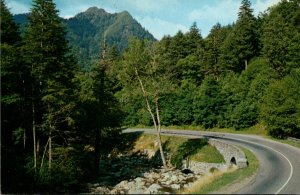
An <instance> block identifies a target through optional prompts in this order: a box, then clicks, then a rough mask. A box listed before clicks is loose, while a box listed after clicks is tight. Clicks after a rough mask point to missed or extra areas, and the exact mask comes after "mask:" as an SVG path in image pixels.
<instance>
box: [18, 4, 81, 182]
mask: <svg viewBox="0 0 300 195" xmlns="http://www.w3.org/2000/svg"><path fill="white" fill-rule="evenodd" d="M28 19H29V23H28V28H27V31H26V33H25V38H24V46H23V56H24V59H25V62H26V64H27V70H28V71H29V72H30V74H31V78H30V79H28V80H27V81H26V82H30V83H31V86H30V89H29V90H30V95H31V97H30V100H31V117H32V119H31V121H32V136H33V139H32V140H33V153H34V157H33V161H34V163H33V168H34V170H35V171H37V166H38V165H40V167H41V168H40V170H41V169H44V167H43V165H44V161H45V159H44V157H45V152H46V151H48V160H47V162H48V166H47V169H48V170H49V173H50V176H49V177H48V176H47V177H48V178H47V179H49V182H50V183H51V182H53V181H54V180H53V178H52V177H51V170H52V167H53V164H54V163H53V161H55V160H56V159H55V158H54V157H53V150H56V149H55V147H54V146H55V145H56V144H57V145H58V146H61V147H67V146H69V144H70V141H71V139H69V138H72V137H74V132H73V127H74V120H73V109H74V106H75V105H74V97H73V91H72V90H73V89H74V85H73V83H72V79H73V78H74V71H75V69H76V68H75V62H74V61H73V59H72V57H70V56H68V52H69V50H68V43H67V41H66V39H65V29H64V27H63V25H62V23H61V19H60V18H59V16H58V11H57V10H56V8H55V4H54V3H53V1H52V0H34V1H33V8H32V9H31V12H30V15H29V18H28ZM42 144H44V145H42ZM39 148H42V149H43V155H42V156H40V157H39V150H38V149H39ZM67 151H68V150H66V152H67ZM58 157H59V155H58ZM39 159H41V160H40V161H39V162H38V160H39ZM57 159H59V158H57ZM55 168H58V169H59V168H61V167H55ZM40 172H41V171H40ZM39 176H42V175H39Z"/></svg>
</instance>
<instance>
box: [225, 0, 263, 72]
mask: <svg viewBox="0 0 300 195" xmlns="http://www.w3.org/2000/svg"><path fill="white" fill-rule="evenodd" d="M256 26H257V24H256V18H255V17H254V16H253V10H252V9H251V3H250V1H249V0H243V1H242V5H241V7H240V11H239V13H238V20H237V23H236V25H235V26H234V28H233V30H232V31H231V33H230V34H229V36H228V37H227V38H226V40H225V42H224V45H223V47H222V57H221V58H222V64H223V66H225V67H227V69H229V70H232V71H234V72H241V71H242V70H244V69H246V68H247V66H248V63H249V61H250V60H251V58H252V57H254V56H255V55H256V54H257V52H258V37H257V32H256Z"/></svg>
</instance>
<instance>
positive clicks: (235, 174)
mask: <svg viewBox="0 0 300 195" xmlns="http://www.w3.org/2000/svg"><path fill="white" fill-rule="evenodd" d="M242 150H243V151H244V153H245V155H246V157H247V159H248V162H249V165H248V167H246V168H243V169H237V170H230V171H229V172H226V173H221V172H215V173H213V174H212V175H210V176H208V177H207V178H204V179H203V180H200V181H199V183H197V184H196V185H195V186H194V187H193V188H191V189H189V190H188V191H184V192H183V193H192V194H208V193H213V192H216V191H218V190H220V189H226V188H227V187H229V186H230V185H232V184H233V183H237V182H239V181H242V180H243V179H246V178H249V177H251V176H253V175H254V174H255V173H256V172H257V170H258V167H259V162H258V160H257V159H256V157H255V156H254V154H252V153H251V152H250V151H249V150H247V149H244V148H242Z"/></svg>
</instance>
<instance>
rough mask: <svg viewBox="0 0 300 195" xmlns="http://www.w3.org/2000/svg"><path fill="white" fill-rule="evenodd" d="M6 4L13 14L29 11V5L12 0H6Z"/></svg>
mask: <svg viewBox="0 0 300 195" xmlns="http://www.w3.org/2000/svg"><path fill="white" fill-rule="evenodd" d="M6 6H7V8H8V9H9V10H10V12H11V13H13V14H23V13H28V12H29V10H30V6H31V5H28V4H26V3H25V4H24V3H21V2H18V1H15V0H12V1H7V2H6Z"/></svg>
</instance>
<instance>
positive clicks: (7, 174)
mask: <svg viewBox="0 0 300 195" xmlns="http://www.w3.org/2000/svg"><path fill="white" fill-rule="evenodd" d="M0 3H1V4H0V14H1V15H0V27H1V30H0V34H1V44H0V49H1V58H0V64H1V71H0V72H1V178H5V179H2V181H1V192H2V193H21V191H22V190H23V189H22V183H26V182H28V181H27V179H28V178H27V177H26V176H25V170H24V164H23V163H24V161H25V157H24V154H26V149H27V145H28V144H27V142H28V139H27V137H28V134H27V132H26V131H25V128H26V122H27V120H26V114H27V113H26V105H25V95H24V93H25V92H26V91H25V87H24V86H25V83H24V79H25V78H26V76H28V75H26V71H24V64H23V63H22V59H21V58H20V43H21V37H20V35H19V32H18V26H17V25H16V24H15V23H14V21H13V16H12V14H11V13H10V12H9V10H8V9H7V7H6V4H5V1H4V0H1V2H0ZM4 159H5V160H4ZM24 180H25V181H24ZM28 183H29V182H28ZM15 184H18V187H16V185H15ZM20 188H21V189H20Z"/></svg>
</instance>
